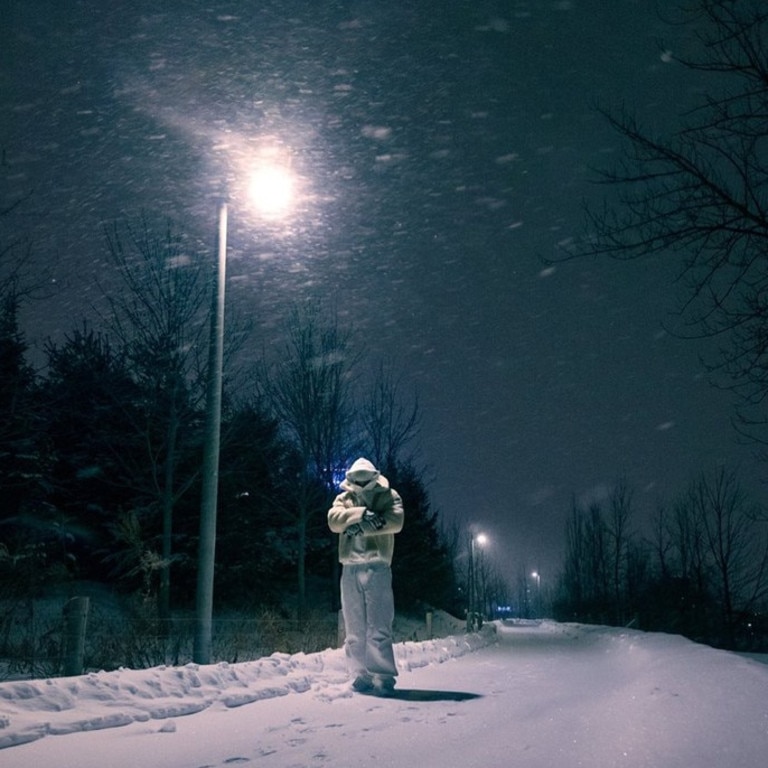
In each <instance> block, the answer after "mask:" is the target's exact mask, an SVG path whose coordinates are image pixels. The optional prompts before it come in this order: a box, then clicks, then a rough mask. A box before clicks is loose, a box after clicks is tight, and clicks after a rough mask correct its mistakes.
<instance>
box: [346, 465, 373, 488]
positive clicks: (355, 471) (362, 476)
mask: <svg viewBox="0 0 768 768" xmlns="http://www.w3.org/2000/svg"><path fill="white" fill-rule="evenodd" d="M346 478H347V480H348V481H349V482H350V483H353V484H354V485H357V486H359V487H361V488H363V487H365V486H366V485H368V484H369V483H370V482H371V481H373V480H378V479H379V470H378V469H376V467H374V466H373V464H372V463H371V462H370V461H368V459H364V458H359V459H357V460H355V461H354V462H353V464H352V466H351V467H350V468H349V469H348V470H347V473H346Z"/></svg>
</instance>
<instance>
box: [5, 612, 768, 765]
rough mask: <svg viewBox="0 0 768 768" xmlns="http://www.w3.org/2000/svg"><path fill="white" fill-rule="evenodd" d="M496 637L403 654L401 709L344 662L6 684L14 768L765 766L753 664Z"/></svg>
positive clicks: (760, 685)
mask: <svg viewBox="0 0 768 768" xmlns="http://www.w3.org/2000/svg"><path fill="white" fill-rule="evenodd" d="M486 630H487V631H484V632H483V633H482V634H481V635H469V636H463V635H456V636H452V637H449V638H445V639H439V640H431V641H426V642H406V643H400V644H398V646H397V655H398V662H399V665H400V669H401V675H400V679H399V686H398V687H399V689H400V695H399V696H398V697H397V698H394V699H377V698H373V697H370V696H360V695H353V694H351V693H350V692H349V690H348V682H347V680H346V675H345V670H344V658H343V653H342V651H339V650H328V651H324V652H322V653H316V654H308V655H294V656H287V655H279V654H278V655H274V656H271V657H269V658H266V659H263V660H260V661H255V662H247V663H243V664H234V665H227V664H217V665H211V666H205V667H198V666H196V665H189V666H186V667H181V668H170V667H168V668H154V669H150V670H140V671H133V670H118V671H115V672H102V673H98V674H89V675H84V676H82V677H76V678H63V679H51V680H38V681H26V682H8V683H4V684H2V685H0V745H2V746H3V747H6V749H3V750H2V751H0V765H2V766H3V768H22V767H23V768H29V767H30V766H39V767H40V768H44V767H45V766H51V768H69V767H71V768H104V766H110V768H128V767H129V766H141V768H148V767H149V766H162V768H203V766H205V767H206V768H208V767H211V768H213V767H214V766H216V767H218V766H222V767H224V766H231V765H235V764H243V765H245V764H249V763H251V764H254V765H256V766H259V767H261V766H264V768H290V767H291V766H296V767H298V766H322V765H328V766H334V768H353V767H358V766H362V765H368V764H371V765H376V766H378V767H379V768H385V767H386V766H400V765H415V766H418V768H430V766H484V767H485V766H491V767H495V766H498V767H499V768H502V767H504V768H506V767H507V766H525V767H526V768H527V767H534V766H535V767H538V766H540V767H541V768H572V767H573V766H588V768H608V767H609V766H628V767H630V768H632V767H634V766H647V767H648V768H709V767H710V766H711V768H723V767H724V766H728V768H762V766H764V765H766V760H767V759H768V758H767V757H766V756H768V666H765V665H763V664H761V663H759V662H758V661H756V660H753V659H747V658H744V657H741V656H739V655H736V654H733V653H727V652H724V651H717V650H713V649H711V648H708V647H705V646H701V645H697V644H695V643H692V642H689V641H688V640H685V639H683V638H680V637H677V636H672V635H663V634H649V633H643V632H636V631H631V630H622V629H611V628H606V627H590V626H584V625H577V624H557V623H554V622H543V623H541V624H538V625H536V624H517V625H509V626H503V625H496V626H489V627H487V628H486ZM494 630H495V631H494Z"/></svg>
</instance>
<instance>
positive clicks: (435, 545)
mask: <svg viewBox="0 0 768 768" xmlns="http://www.w3.org/2000/svg"><path fill="white" fill-rule="evenodd" d="M107 247H108V249H109V252H110V254H111V256H112V258H113V263H114V265H115V266H116V271H117V273H118V274H119V275H120V281H119V288H118V289H117V290H114V289H113V290H110V292H109V299H108V303H109V308H110V311H109V313H108V317H107V318H105V319H104V322H103V323H102V324H100V325H99V328H98V329H96V328H93V327H90V326H89V325H88V324H87V323H84V322H82V321H81V323H80V325H79V326H78V325H75V327H74V328H73V330H71V331H70V332H69V333H68V334H67V335H66V336H65V337H64V339H63V340H62V341H58V342H56V343H54V342H53V341H51V342H50V343H49V344H48V345H47V346H46V348H45V353H44V354H45V360H44V362H43V364H42V366H41V367H40V370H39V372H36V371H35V370H33V368H32V366H31V365H30V363H29V361H28V351H29V350H28V349H27V344H26V341H25V336H24V334H23V333H22V331H21V330H20V327H19V322H18V318H19V309H20V306H21V305H22V303H23V302H24V301H26V300H28V299H30V296H29V295H28V294H26V293H25V292H23V291H22V290H21V287H20V286H21V282H20V280H18V279H16V274H17V273H13V276H12V277H9V278H8V279H6V280H4V281H3V283H2V284H1V285H0V289H2V290H1V291H0V294H1V295H0V299H2V305H1V306H0V488H1V489H2V496H3V499H2V507H0V600H2V601H3V605H4V607H5V609H6V610H5V611H4V618H3V619H2V620H0V631H2V633H6V632H8V631H9V627H10V626H11V624H12V623H13V622H14V621H18V620H19V619H18V615H16V616H15V615H14V610H15V609H14V606H16V607H19V606H24V605H25V604H26V602H27V601H29V600H32V599H34V598H36V597H39V596H41V595H45V594H46V593H47V592H48V591H49V590H50V589H51V588H53V587H55V588H56V589H57V590H58V592H59V593H61V590H62V588H66V585H67V584H71V585H73V589H74V585H78V584H83V583H84V582H88V583H94V582H95V583H97V584H100V585H105V586H106V587H108V589H109V590H110V591H111V592H113V593H115V594H119V595H121V596H125V597H128V598H132V599H134V600H139V601H141V602H142V604H143V605H145V606H146V605H152V606H153V611H156V615H157V616H158V618H159V619H160V620H163V619H170V618H171V617H172V616H174V615H176V614H177V613H178V612H184V611H187V612H188V611H189V610H190V609H191V607H192V606H193V605H194V597H195V596H194V591H195V584H196V568H197V546H198V531H199V520H200V465H201V456H202V451H203V438H204V420H205V398H204V376H203V374H202V372H203V371H204V370H205V362H206V360H205V358H206V354H207V327H208V326H207V323H208V311H207V310H208V303H209V296H208V287H207V286H208V285H209V282H210V281H208V280H206V279H205V278H206V273H205V272H204V271H203V270H202V268H199V267H194V266H192V264H191V262H192V260H190V259H186V258H184V241H183V238H181V237H178V236H176V235H174V234H173V233H172V232H170V231H168V232H165V233H164V234H162V235H160V236H158V235H156V234H154V233H153V231H152V229H151V227H149V226H148V225H147V223H146V222H144V221H142V222H140V223H139V224H138V225H137V226H135V227H127V228H125V229H124V230H121V231H118V230H117V229H116V230H114V231H113V232H112V233H110V235H109V237H108V246H107ZM14 258H15V253H13V252H9V253H6V254H5V265H8V264H11V263H12V262H13V259H14ZM198 261H199V260H198ZM0 266H2V265H0ZM7 274H9V275H10V274H11V272H7ZM246 335H247V331H246V329H244V328H243V326H242V323H237V322H232V323H231V325H230V326H229V330H228V345H229V347H228V350H227V362H226V372H225V381H226V384H225V397H224V407H223V414H222V449H221V461H220V476H219V503H218V526H217V529H218V535H217V550H216V552H217V557H216V582H215V601H216V609H217V611H224V610H233V611H256V610H262V609H264V607H270V608H273V609H275V610H277V611H281V612H283V615H285V616H289V617H290V618H291V619H298V620H299V621H301V620H303V619H305V618H306V617H307V616H308V614H309V612H310V609H311V610H313V611H315V612H316V611H332V610H334V609H335V608H337V599H338V598H337V592H336V577H337V575H338V568H337V566H336V561H335V547H336V542H335V538H334V537H333V536H332V535H331V534H330V532H329V531H328V529H327V525H326V522H325V515H326V511H327V509H328V507H329V506H330V503H331V501H332V498H333V495H334V494H335V493H336V492H337V491H336V483H337V481H338V480H339V479H340V473H341V472H342V470H343V468H344V467H345V466H346V465H347V464H348V462H350V461H351V460H353V459H354V458H356V457H357V455H367V456H369V457H370V458H371V459H372V460H373V461H375V462H377V464H378V466H379V467H380V469H381V471H382V472H383V473H384V474H385V475H387V476H388V477H389V478H390V480H391V482H392V484H393V485H394V486H395V487H396V488H397V489H398V490H399V491H400V492H401V494H402V495H403V498H404V502H405V505H406V509H407V515H408V521H407V526H406V528H405V529H404V531H403V532H402V534H401V535H400V536H399V537H398V553H397V554H398V556H397V558H396V561H395V563H394V569H393V570H394V578H395V580H396V584H397V593H398V607H399V609H400V610H401V611H404V612H408V611H411V610H415V609H417V608H418V609H423V608H424V607H425V606H434V607H437V608H442V609H446V610H449V611H451V610H453V611H460V610H461V607H460V606H458V605H457V604H456V601H457V600H458V599H459V595H458V589H457V576H456V574H455V573H454V561H455V552H454V551H453V544H452V543H451V542H450V541H448V539H447V537H446V536H445V534H444V533H443V531H442V530H441V528H440V526H439V522H438V516H437V513H436V511H435V510H433V509H432V508H431V505H430V500H429V494H428V492H427V488H426V486H425V482H424V478H423V471H422V470H420V469H419V468H418V465H417V462H416V460H415V459H414V458H413V453H412V447H411V446H412V444H413V442H414V441H415V438H416V437H417V432H418V406H417V403H416V400H415V397H413V396H410V397H406V396H405V394H404V393H403V392H402V387H401V386H400V385H399V382H398V380H397V378H396V377H395V376H394V375H393V374H392V373H390V372H386V371H385V369H384V367H379V368H378V369H377V368H376V366H375V365H372V364H371V361H364V360H363V359H362V357H361V355H360V354H358V352H357V350H356V348H355V344H354V335H353V332H352V331H351V330H347V329H345V328H342V327H340V326H339V324H338V319H337V318H336V317H335V316H332V314H331V313H326V312H325V311H324V310H323V309H321V308H320V307H318V306H312V307H308V306H303V307H302V308H301V309H296V310H295V311H294V312H293V313H291V315H290V317H289V318H288V319H287V320H286V327H285V333H284V338H285V343H284V347H283V348H281V349H279V350H277V354H276V355H275V359H274V360H266V359H265V360H262V361H259V363H258V365H257V366H255V367H254V370H251V371H246V370H243V369H242V367H241V368H238V367H237V359H238V358H237V352H238V349H237V348H236V346H237V344H242V340H243V339H244V338H245V337H246ZM232 340H234V342H235V344H234V345H233V344H232V343H231V342H232ZM371 371H374V373H371ZM376 371H378V372H376ZM20 610H21V609H20ZM0 641H2V637H0Z"/></svg>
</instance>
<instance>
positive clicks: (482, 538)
mask: <svg viewBox="0 0 768 768" xmlns="http://www.w3.org/2000/svg"><path fill="white" fill-rule="evenodd" d="M487 543H488V537H487V536H486V535H485V534H484V533H478V534H476V535H475V534H474V533H471V532H470V535H469V572H468V578H467V582H468V584H467V632H473V631H474V630H475V628H476V626H477V628H478V629H479V628H480V625H481V622H480V616H479V613H478V610H477V574H476V572H475V544H479V545H480V546H481V547H483V546H485V545H486V544H487Z"/></svg>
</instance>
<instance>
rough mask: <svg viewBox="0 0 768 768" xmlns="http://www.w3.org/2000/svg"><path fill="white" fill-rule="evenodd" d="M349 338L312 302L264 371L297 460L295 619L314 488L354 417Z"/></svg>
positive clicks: (323, 482) (329, 483) (337, 456)
mask: <svg viewBox="0 0 768 768" xmlns="http://www.w3.org/2000/svg"><path fill="white" fill-rule="evenodd" d="M351 336H352V333H351V331H349V330H345V329H343V328H341V327H340V325H339V322H338V318H336V317H330V318H327V317H325V316H324V315H323V313H322V311H321V309H320V308H319V307H318V306H317V305H309V306H305V307H301V308H299V307H296V308H294V310H293V311H292V312H291V315H290V318H289V320H288V327H287V341H286V342H285V346H284V348H283V349H282V350H281V353H280V355H279V357H278V360H277V362H276V363H275V364H274V365H273V367H272V370H271V371H270V372H269V373H268V374H266V375H265V384H266V388H267V394H268V399H269V401H270V402H271V403H272V405H273V408H274V410H275V414H276V416H277V418H278V419H279V421H280V422H281V424H282V425H283V426H284V427H285V428H286V429H287V431H288V433H289V435H290V437H291V439H292V442H293V443H294V445H295V447H296V449H297V452H298V454H299V456H300V461H301V466H300V467H299V477H298V478H297V485H296V497H295V499H294V503H295V505H296V508H295V513H296V530H297V558H298V559H297V577H298V615H299V620H300V621H303V620H304V618H305V616H306V608H307V585H306V559H307V547H308V533H309V526H310V523H311V520H312V518H313V515H314V514H316V513H318V512H320V511H323V512H324V511H325V509H324V508H323V502H325V501H327V500H328V499H327V498H318V489H319V488H321V489H323V494H324V496H326V497H327V496H328V495H330V493H331V491H332V488H333V486H334V474H335V472H336V471H338V469H339V468H340V467H341V465H342V463H343V462H344V460H345V459H346V450H345V449H346V447H347V445H348V443H349V439H350V434H351V430H352V425H353V423H354V418H355V414H354V409H353V400H352V384H353V376H354V370H355V367H356V364H357V362H358V355H357V354H356V353H355V352H354V351H353V349H352V344H351Z"/></svg>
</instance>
